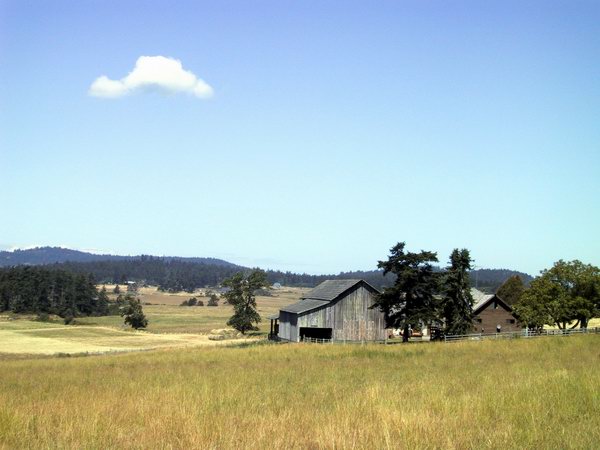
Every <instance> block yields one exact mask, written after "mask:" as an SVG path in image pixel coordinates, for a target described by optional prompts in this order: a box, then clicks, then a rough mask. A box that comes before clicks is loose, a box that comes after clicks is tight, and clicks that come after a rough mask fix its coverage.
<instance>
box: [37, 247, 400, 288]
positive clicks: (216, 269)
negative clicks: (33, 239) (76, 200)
mask: <svg viewBox="0 0 600 450" xmlns="http://www.w3.org/2000/svg"><path fill="white" fill-rule="evenodd" d="M47 267H52V268H56V269H61V270H67V271H70V272H74V273H78V274H85V275H88V274H91V275H92V276H93V277H94V279H95V280H97V282H99V283H117V284H123V283H125V282H127V281H138V282H140V281H142V282H145V283H147V284H150V285H155V286H158V287H159V289H160V290H163V291H168V292H180V291H186V292H193V291H194V290H195V289H197V288H202V287H206V286H219V285H220V284H221V283H222V282H223V281H224V280H225V279H227V278H229V277H231V276H232V275H234V274H235V273H237V272H240V271H248V270H249V269H248V268H245V267H240V266H234V265H229V266H225V265H215V264H205V263H194V262H184V261H180V260H176V259H164V258H159V257H151V256H149V257H144V258H142V259H136V260H122V261H91V262H64V263H59V264H53V265H51V266H47ZM338 278H339V279H347V278H360V279H364V280H365V281H367V282H368V283H370V284H371V285H373V286H374V287H376V288H378V289H380V288H382V287H384V286H389V285H391V284H393V282H394V278H393V276H392V275H388V276H385V277H384V276H383V272H382V271H380V270H373V271H357V272H341V273H339V274H337V275H309V274H306V273H303V274H299V273H293V272H281V271H277V270H269V271H267V279H268V281H269V283H271V284H274V283H280V284H281V285H283V286H295V287H314V286H316V285H317V284H319V283H321V282H323V281H325V280H328V279H338Z"/></svg>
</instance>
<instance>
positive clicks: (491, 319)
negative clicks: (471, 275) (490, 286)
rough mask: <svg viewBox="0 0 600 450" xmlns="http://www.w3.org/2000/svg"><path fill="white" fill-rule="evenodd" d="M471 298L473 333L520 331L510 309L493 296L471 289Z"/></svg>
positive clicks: (506, 304)
mask: <svg viewBox="0 0 600 450" xmlns="http://www.w3.org/2000/svg"><path fill="white" fill-rule="evenodd" d="M471 295H472V296H473V301H474V303H473V316H474V317H473V331H474V332H477V333H496V332H497V331H498V330H499V331H501V332H504V331H520V330H521V328H522V327H521V325H520V324H519V321H518V320H517V318H516V317H515V316H514V315H513V309H512V307H511V306H510V305H509V304H508V303H506V302H505V301H504V300H502V299H501V298H500V297H498V296H497V295H495V294H486V293H484V292H481V291H480V290H478V289H471Z"/></svg>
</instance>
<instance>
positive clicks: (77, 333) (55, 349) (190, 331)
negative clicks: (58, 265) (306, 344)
mask: <svg viewBox="0 0 600 450" xmlns="http://www.w3.org/2000/svg"><path fill="white" fill-rule="evenodd" d="M302 292H303V290H302V289H298V288H287V289H281V290H278V291H275V292H274V295H273V296H272V297H264V296H261V297H258V298H257V305H258V309H259V312H260V314H261V316H262V317H263V322H262V323H261V324H260V331H259V332H258V333H253V336H255V335H261V334H263V335H264V334H265V333H266V332H267V331H268V328H269V321H268V320H267V319H266V317H268V316H269V315H271V314H273V313H274V312H276V311H278V310H279V308H280V307H282V306H284V305H287V304H290V303H293V302H295V301H297V300H298V298H299V297H300V296H301V295H302ZM192 296H193V295H190V294H168V293H164V292H158V291H157V290H156V288H143V289H141V291H140V293H139V297H140V299H141V301H142V302H143V303H145V305H144V313H145V314H146V316H147V317H148V320H149V325H148V328H147V329H146V330H144V331H133V330H131V328H129V327H126V326H124V324H123V318H122V317H120V316H106V317H81V318H77V320H76V322H75V323H76V325H68V326H65V325H63V324H62V322H60V321H59V320H57V321H56V322H55V323H52V322H50V323H48V322H36V321H33V320H27V319H32V318H34V316H31V317H22V316H21V317H18V318H17V320H10V319H13V318H14V317H11V316H8V315H5V316H0V357H1V356H2V355H4V358H7V357H11V358H12V357H14V356H15V355H53V354H78V353H104V352H123V351H134V350H150V349H156V348H163V347H190V346H207V345H208V346H210V345H222V344H223V342H221V341H213V340H209V338H208V335H209V334H210V332H211V331H212V330H214V329H222V328H225V327H226V323H227V320H228V319H229V317H231V314H232V308H231V306H229V305H224V304H223V301H222V300H221V301H220V304H219V306H216V307H208V306H191V307H184V306H179V305H180V304H181V302H182V301H184V300H187V299H189V298H190V297H192ZM194 296H196V297H197V298H199V299H202V300H204V301H205V303H206V301H207V300H208V299H206V298H203V297H200V296H198V294H194ZM226 343H227V342H226Z"/></svg>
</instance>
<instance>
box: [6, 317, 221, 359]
mask: <svg viewBox="0 0 600 450" xmlns="http://www.w3.org/2000/svg"><path fill="white" fill-rule="evenodd" d="M225 342H226V341H212V340H209V339H208V336H207V335H199V334H189V333H170V334H154V333H148V332H144V331H132V330H117V329H114V328H110V327H98V326H85V327H84V326H71V325H69V326H61V325H58V324H52V323H42V322H33V321H27V320H14V321H6V320H3V319H2V318H0V356H1V355H3V354H4V355H5V357H6V356H7V355H23V354H25V355H55V354H80V353H106V352H123V351H134V350H150V349H156V348H162V347H189V346H198V345H222V344H223V343H225Z"/></svg>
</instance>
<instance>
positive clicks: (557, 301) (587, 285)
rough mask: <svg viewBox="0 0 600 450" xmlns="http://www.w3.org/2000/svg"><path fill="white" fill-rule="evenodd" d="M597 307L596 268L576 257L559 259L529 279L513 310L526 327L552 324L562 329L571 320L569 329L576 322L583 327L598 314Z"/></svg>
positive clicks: (599, 293)
mask: <svg viewBox="0 0 600 450" xmlns="http://www.w3.org/2000/svg"><path fill="white" fill-rule="evenodd" d="M598 306H600V269H599V268H598V267H595V266H592V265H589V264H584V263H582V262H581V261H577V260H575V261H569V262H565V261H563V260H560V261H558V262H556V263H554V266H553V267H552V268H551V269H549V270H544V271H542V273H541V275H540V276H539V277H537V278H535V279H534V280H533V281H532V282H531V285H530V287H529V289H527V290H526V291H525V292H524V293H523V295H522V297H521V299H520V301H519V302H518V303H517V304H516V305H515V312H516V314H517V316H518V317H519V319H520V321H521V322H523V323H524V324H526V325H528V326H530V327H535V328H540V327H541V326H543V325H556V326H558V327H559V328H560V329H566V328H567V327H568V326H569V325H570V324H571V323H573V322H574V325H572V326H571V328H574V327H576V326H577V325H579V324H580V325H581V327H582V328H585V327H587V323H588V321H589V319H590V318H592V317H594V316H595V315H596V314H598Z"/></svg>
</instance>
